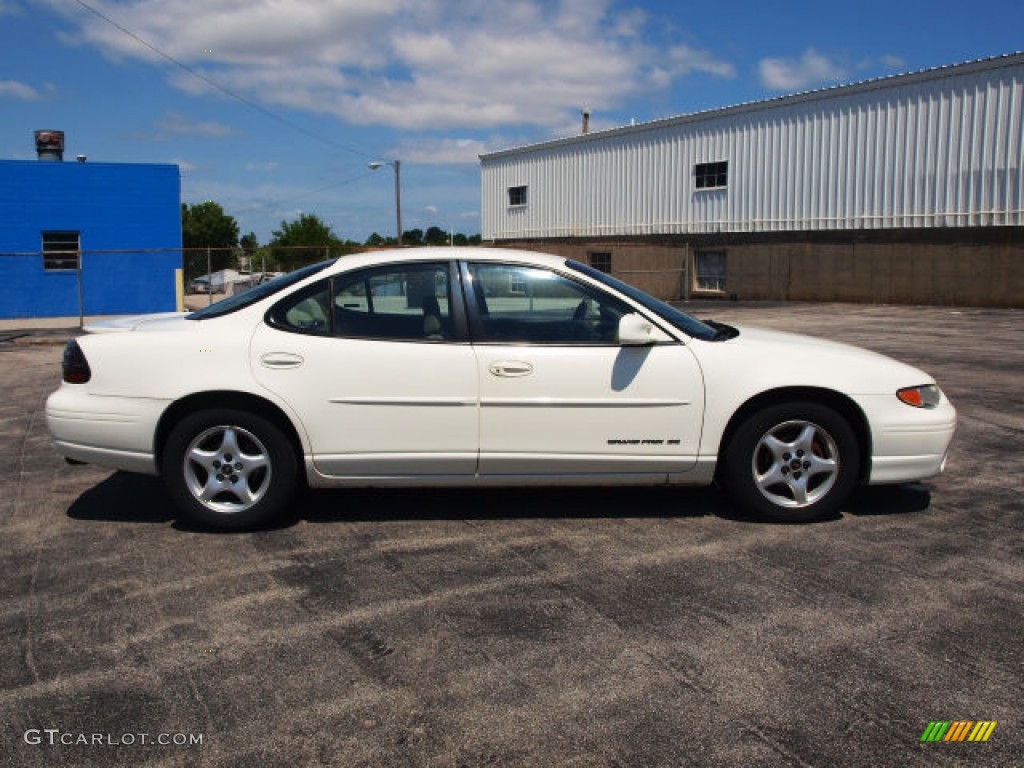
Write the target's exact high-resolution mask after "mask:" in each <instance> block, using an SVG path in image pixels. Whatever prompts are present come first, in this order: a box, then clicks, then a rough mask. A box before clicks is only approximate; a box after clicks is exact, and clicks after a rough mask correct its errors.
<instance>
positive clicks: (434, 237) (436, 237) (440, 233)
mask: <svg viewBox="0 0 1024 768" xmlns="http://www.w3.org/2000/svg"><path fill="white" fill-rule="evenodd" d="M423 242H425V243H426V244H427V245H448V233H447V232H445V231H444V230H443V229H441V228H440V227H430V228H429V229H428V230H427V232H426V234H425V235H423Z"/></svg>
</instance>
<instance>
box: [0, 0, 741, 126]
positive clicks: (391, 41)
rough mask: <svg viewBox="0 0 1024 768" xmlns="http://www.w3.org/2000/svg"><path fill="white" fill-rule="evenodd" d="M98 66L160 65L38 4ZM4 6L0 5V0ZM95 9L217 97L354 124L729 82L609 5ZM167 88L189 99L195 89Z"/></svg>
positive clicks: (217, 4) (432, 119)
mask: <svg viewBox="0 0 1024 768" xmlns="http://www.w3.org/2000/svg"><path fill="white" fill-rule="evenodd" d="M44 1H46V2H48V3H50V5H51V7H53V8H54V9H55V10H56V11H58V12H61V13H64V14H65V16H66V17H67V19H68V20H69V21H70V22H72V23H74V24H76V25H77V26H78V31H77V34H76V36H75V37H76V39H77V40H79V41H82V42H86V43H88V44H91V45H95V46H97V47H99V48H100V49H101V50H103V51H104V52H105V53H106V54H107V55H108V56H111V57H121V58H130V59H139V58H141V59H144V60H147V61H153V62H160V61H161V59H160V58H159V56H158V55H157V54H155V53H154V52H153V51H151V50H149V49H147V48H145V47H144V46H142V45H140V44H139V43H138V41H136V40H134V39H132V38H131V37H129V36H128V35H125V34H124V33H122V32H120V31H119V30H117V29H116V28H114V27H113V26H111V25H110V24H107V23H105V22H103V21H102V20H101V19H99V18H97V17H96V16H93V15H91V14H83V13H81V12H80V9H72V10H67V4H66V3H63V2H61V1H60V0H44ZM0 2H3V0H0ZM94 4H95V5H96V7H97V8H98V10H99V11H100V12H102V13H104V14H106V15H108V16H110V17H111V18H113V19H114V20H116V21H117V22H118V23H119V24H121V25H123V26H124V27H126V28H128V29H130V30H132V31H133V32H134V33H136V34H137V35H138V36H139V37H141V38H143V39H145V40H146V41H148V42H150V43H151V44H152V45H154V46H156V47H157V48H159V49H161V50H162V51H165V52H166V53H167V54H168V55H170V56H173V57H175V58H176V59H178V60H179V61H181V62H183V63H185V64H186V65H188V66H189V67H191V68H193V69H195V70H197V71H199V72H202V73H203V74H204V75H206V76H208V77H210V78H211V79H213V80H215V81H216V82H218V83H222V84H223V85H224V86H226V87H228V88H229V89H231V90H233V91H235V92H237V93H240V94H242V95H244V96H245V97H246V98H250V99H253V100H255V101H257V102H259V103H261V104H265V105H268V106H270V105H278V106H288V107H292V108H297V109H303V110H308V111H311V112H317V113H324V114H333V115H336V116H337V117H338V118H339V119H341V120H342V121H344V122H347V123H350V124H356V125H387V126H392V127H398V128H404V129H414V130H416V129H419V130H438V129H454V128H460V129H466V128H476V129H479V128H495V127H500V126H507V125H532V126H540V127H544V128H551V127H552V126H556V125H559V124H563V123H564V122H565V120H566V118H567V116H568V115H569V114H571V113H573V112H575V111H576V110H578V109H579V107H580V106H581V105H584V104H586V105H588V106H590V107H592V108H594V109H598V110H608V111H610V110H612V109H614V108H615V107H616V106H618V105H621V104H623V103H624V102H626V101H628V100H629V99H632V98H635V97H636V96H637V95H638V94H642V93H644V92H648V91H651V90H657V89H663V88H666V87H668V86H669V85H671V84H672V83H674V82H675V81H677V80H678V79H679V78H682V77H686V76H687V75H690V74H693V73H703V74H707V75H711V76H716V77H731V76H733V74H734V70H733V67H732V65H731V64H730V63H729V62H727V61H724V60H722V59H720V58H718V57H716V56H714V55H713V54H710V53H708V52H706V51H702V50H700V49H699V48H697V47H692V46H687V45H681V44H671V43H670V44H666V45H657V44H654V43H652V42H651V37H650V35H647V34H646V33H647V32H648V31H649V30H648V27H649V24H650V22H649V20H648V18H647V16H646V14H645V13H644V12H643V11H642V10H640V9H637V8H629V7H627V8H619V7H618V6H617V5H616V6H614V8H613V3H612V1H611V0H554V1H549V0H505V2H502V3H494V2H493V1H492V0H346V2H343V3H342V2H337V0H249V1H248V2H239V0H121V1H120V2H115V0H94ZM170 76H171V82H172V83H173V84H174V85H175V86H176V87H178V88H180V89H182V90H186V91H188V92H192V93H196V94H200V93H207V92H209V91H210V86H209V85H207V84H205V83H203V82H202V81H201V80H199V79H197V78H195V77H192V76H189V75H187V74H186V73H184V72H182V71H180V70H178V69H176V68H175V69H174V71H173V72H171V75H170Z"/></svg>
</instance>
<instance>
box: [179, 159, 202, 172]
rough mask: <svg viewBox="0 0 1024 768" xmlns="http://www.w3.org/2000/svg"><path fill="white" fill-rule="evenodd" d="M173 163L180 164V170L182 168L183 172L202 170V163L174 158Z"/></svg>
mask: <svg viewBox="0 0 1024 768" xmlns="http://www.w3.org/2000/svg"><path fill="white" fill-rule="evenodd" d="M171 163H172V164H173V165H176V166H178V170H180V171H181V172H182V173H195V172H196V171H199V170H202V166H201V165H196V164H195V163H190V162H189V161H188V160H179V159H174V160H171Z"/></svg>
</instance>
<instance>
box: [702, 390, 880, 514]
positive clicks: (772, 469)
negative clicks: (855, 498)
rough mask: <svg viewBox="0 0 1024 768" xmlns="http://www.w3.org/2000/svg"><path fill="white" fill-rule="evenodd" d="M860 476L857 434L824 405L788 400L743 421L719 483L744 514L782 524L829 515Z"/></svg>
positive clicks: (735, 436) (834, 510)
mask: <svg viewBox="0 0 1024 768" xmlns="http://www.w3.org/2000/svg"><path fill="white" fill-rule="evenodd" d="M859 474H860V451H859V449H858V443H857V436H856V435H855V434H854V431H853V429H852V428H851V427H850V425H849V423H848V422H847V421H846V419H844V418H843V417H842V416H840V415H839V414H838V413H836V411H834V410H833V409H831V408H829V407H828V406H825V405H822V404H820V403H813V402H793V403H785V404H781V405H773V406H768V407H766V408H764V409H762V410H760V411H757V412H756V413H754V414H753V415H751V416H749V417H747V418H746V419H745V420H744V421H743V422H742V423H741V424H740V425H739V427H738V428H737V429H736V431H735V432H734V433H733V435H732V438H731V439H730V440H729V443H728V445H727V446H726V447H725V456H724V458H723V464H722V472H721V476H720V479H721V481H722V485H723V486H724V488H725V490H726V492H728V493H729V494H730V495H731V496H732V497H733V499H734V500H735V501H736V502H737V503H738V504H739V505H740V506H741V507H742V508H743V509H744V510H746V511H748V512H752V513H754V514H755V515H757V516H759V517H762V518H765V519H768V520H777V521H783V522H809V521H812V520H820V519H822V518H825V517H832V516H834V515H835V514H836V513H837V512H838V511H839V508H840V506H842V504H843V503H844V502H845V501H846V499H847V498H848V497H849V495H850V493H851V492H852V491H853V489H854V487H855V486H856V484H857V480H858V477H859Z"/></svg>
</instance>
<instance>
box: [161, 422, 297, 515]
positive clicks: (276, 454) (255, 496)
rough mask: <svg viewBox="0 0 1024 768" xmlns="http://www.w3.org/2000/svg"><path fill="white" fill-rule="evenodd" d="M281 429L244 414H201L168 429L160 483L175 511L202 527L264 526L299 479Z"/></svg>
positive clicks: (288, 497)
mask: <svg viewBox="0 0 1024 768" xmlns="http://www.w3.org/2000/svg"><path fill="white" fill-rule="evenodd" d="M297 467H298V463H297V461H296V456H295V451H294V450H293V449H292V446H291V445H290V444H289V442H288V439H287V438H286V437H285V436H284V434H282V432H281V430H280V429H279V428H278V427H277V426H275V425H274V424H273V423H272V422H270V421H268V420H267V419H265V418H264V417H262V416H259V415H257V414H253V413H248V412H245V411H234V410H218V411H199V412H197V413H193V414H190V415H189V416H187V417H185V418H184V419H182V420H181V421H180V422H178V424H177V425H176V426H175V427H174V428H173V429H172V430H171V433H170V435H169V436H168V438H167V443H166V445H165V448H164V458H163V478H164V483H165V484H166V486H167V490H168V493H170V495H171V497H172V498H173V499H174V501H175V503H176V504H177V506H178V508H179V509H181V510H182V511H183V512H184V513H185V514H187V515H188V516H189V517H191V518H192V519H193V520H195V521H197V522H199V523H201V524H202V525H204V526H206V527H209V528H215V529H218V530H242V529H247V528H254V527H257V526H260V525H263V524H265V523H266V522H268V521H269V520H270V519H272V518H273V517H274V516H275V515H277V514H278V513H279V512H280V511H281V509H282V508H283V507H284V506H285V505H286V504H287V503H288V500H289V499H290V498H291V496H292V493H293V491H294V489H295V482H296V477H297V474H298V469H297Z"/></svg>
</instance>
